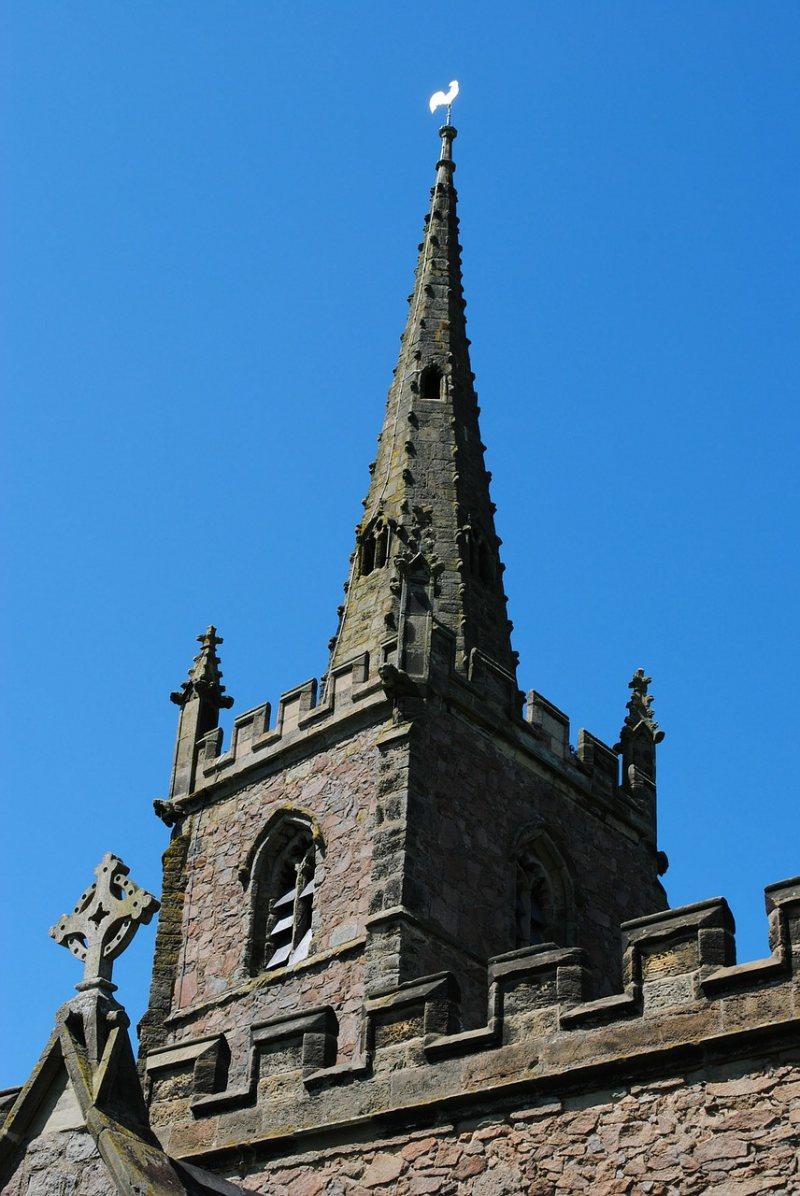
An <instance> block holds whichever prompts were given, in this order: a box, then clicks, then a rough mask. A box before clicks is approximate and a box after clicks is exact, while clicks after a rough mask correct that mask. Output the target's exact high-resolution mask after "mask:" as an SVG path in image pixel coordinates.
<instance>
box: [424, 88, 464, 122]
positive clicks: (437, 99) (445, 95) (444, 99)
mask: <svg viewBox="0 0 800 1196" xmlns="http://www.w3.org/2000/svg"><path fill="white" fill-rule="evenodd" d="M457 95H458V79H452V80H451V81H450V85H449V90H448V91H435V92H434V93H433V95H432V96H431V98H430V109H431V112H435V111H436V109H437V108H446V109H447V115H446V117H445V124H448V125H449V124H450V109H451V108H452V107H453V100H454V99H455V98H456V96H457Z"/></svg>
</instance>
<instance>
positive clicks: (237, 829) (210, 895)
mask: <svg viewBox="0 0 800 1196" xmlns="http://www.w3.org/2000/svg"><path fill="white" fill-rule="evenodd" d="M376 734H377V730H376V729H374V728H373V729H370V730H369V731H365V732H361V733H360V734H357V735H355V736H351V737H350V738H348V739H346V740H345V741H344V742H340V743H338V744H335V745H333V746H331V747H329V748H328V749H327V750H322V751H317V752H316V754H314V755H313V756H311V757H309V758H306V759H301V760H299V761H298V762H296V763H294V764H291V765H289V766H287V767H284V768H282V769H281V770H280V771H279V772H276V773H275V774H274V775H272V776H268V777H266V778H264V779H262V780H258V781H255V782H253V783H251V784H250V785H248V786H246V787H243V788H241V789H239V790H238V791H236V792H234V793H232V794H231V796H230V797H227V798H224V799H223V800H220V801H217V802H216V803H214V804H209V805H207V806H206V807H205V808H203V809H201V810H200V811H198V812H197V813H195V814H193V815H191V825H190V826H189V829H188V832H187V833H188V835H189V838H190V847H189V854H188V859H187V865H186V872H187V884H186V894H185V900H184V910H183V943H184V947H183V951H182V953H181V956H180V959H179V960H178V965H177V975H176V981H175V993H174V999H173V1006H172V1015H173V1021H172V1023H171V1033H170V1035H169V1036H168V1037H169V1039H171V1040H172V1041H174V1040H175V1039H176V1038H182V1037H184V1036H185V1035H186V1034H187V1033H191V1036H192V1037H196V1036H197V1035H199V1034H203V1033H208V1032H214V1031H216V1030H218V1029H220V1028H222V1027H224V1028H225V1030H226V1031H227V1032H228V1033H229V1035H231V1041H232V1045H234V1043H235V1039H236V1031H237V1028H238V1029H241V1030H242V1031H243V1032H245V1033H246V1032H247V1031H249V1027H250V1025H251V1024H252V1023H253V1022H254V1021H257V1020H258V1019H259V1017H263V1016H269V1017H273V1016H275V1015H276V1014H279V1013H280V1012H282V1011H284V1010H288V1009H295V1008H298V1007H301V1006H304V1005H315V1004H319V1003H326V1004H331V1005H333V1006H334V1008H335V1009H336V1011H337V1015H338V1016H339V1019H340V1044H341V1049H342V1052H343V1055H344V1057H347V1055H348V1054H349V1053H351V1052H352V1048H353V1045H354V1042H355V1034H356V1011H357V1010H358V1009H360V1006H361V1003H362V999H363V982H362V978H361V970H362V969H361V962H360V955H361V952H360V950H359V945H358V944H359V936H361V938H362V939H363V934H364V920H365V917H366V914H367V901H368V891H367V881H368V877H369V874H370V868H371V857H372V832H371V828H372V822H373V819H374V813H375V794H376V768H377V752H376V749H375V738H376ZM282 808H292V809H300V810H302V811H305V812H306V813H307V814H309V815H310V816H311V817H312V818H313V820H314V821H315V822H316V824H317V825H318V827H319V829H320V831H321V834H322V839H323V840H324V856H323V858H322V860H321V862H320V864H319V866H318V871H317V878H316V879H317V893H316V895H315V901H314V921H313V939H312V951H311V957H310V958H309V960H308V961H306V963H305V964H303V965H300V966H299V967H295V968H293V969H291V970H289V971H287V970H286V969H276V970H275V971H274V972H265V973H262V975H261V976H260V977H257V978H256V977H251V976H250V975H249V971H248V967H247V960H246V958H245V956H246V950H245V945H246V942H247V937H248V928H249V920H250V907H251V901H250V892H249V889H248V888H247V886H246V884H244V883H243V880H242V878H241V876H240V869H241V868H242V867H243V866H244V864H245V862H246V860H247V857H248V853H249V852H250V850H251V848H252V847H253V844H254V843H255V841H256V839H257V837H258V835H259V833H260V832H261V831H262V830H263V828H264V827H265V826H266V824H267V823H268V821H269V819H270V817H271V816H273V815H274V814H275V813H276V812H277V811H279V810H280V809H282ZM362 945H363V943H362ZM316 957H321V958H320V962H319V963H315V959H316ZM230 997H233V998H234V999H233V1001H231V1000H230V999H229V998H230ZM176 1014H178V1015H179V1017H178V1020H177V1021H176V1020H175V1015H176ZM180 1015H185V1016H180Z"/></svg>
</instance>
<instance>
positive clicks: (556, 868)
mask: <svg viewBox="0 0 800 1196" xmlns="http://www.w3.org/2000/svg"><path fill="white" fill-rule="evenodd" d="M515 868H516V873H515V878H514V880H515V894H514V938H515V942H516V946H517V947H535V946H538V944H540V943H550V942H553V943H558V944H559V946H562V947H565V946H567V945H568V944H569V943H570V942H571V941H572V939H573V936H574V925H573V916H572V910H573V904H574V902H573V897H572V882H571V879H570V869H569V867H568V865H567V863H566V861H565V859H564V857H563V856H562V854H561V852H560V851H559V850H558V848H557V847H556V845H555V844H554V843H553V842H552V841H551V840H550V838H549V836H547V835H546V834H544V833H543V832H541V831H540V832H537V833H536V834H535V835H533V836H532V837H531V838H528V839H526V840H525V841H524V842H523V844H522V847H521V849H520V850H518V851H517V854H516V866H515Z"/></svg>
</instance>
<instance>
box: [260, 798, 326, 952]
mask: <svg viewBox="0 0 800 1196" xmlns="http://www.w3.org/2000/svg"><path fill="white" fill-rule="evenodd" d="M315 871H316V846H315V843H314V839H313V835H312V832H311V827H310V826H308V825H307V824H306V823H305V822H302V821H299V820H297V819H295V818H292V817H288V818H286V819H285V820H284V821H283V823H282V824H280V825H278V826H277V827H276V828H275V829H274V831H273V832H272V833H270V834H269V836H268V837H267V839H266V840H265V842H264V844H263V847H262V849H261V850H260V852H259V856H258V859H257V862H256V866H255V869H254V875H253V921H252V932H251V937H250V971H251V972H252V973H253V974H254V975H255V974H257V973H258V972H261V971H264V970H266V969H269V968H280V967H291V965H292V964H295V963H299V962H300V961H301V960H303V959H305V958H306V956H307V955H308V953H309V950H310V947H311V933H312V915H313V909H314V891H315Z"/></svg>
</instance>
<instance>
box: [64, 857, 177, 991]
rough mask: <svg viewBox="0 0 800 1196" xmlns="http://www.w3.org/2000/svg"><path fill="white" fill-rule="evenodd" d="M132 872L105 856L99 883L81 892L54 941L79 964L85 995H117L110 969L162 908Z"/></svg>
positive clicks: (97, 872)
mask: <svg viewBox="0 0 800 1196" xmlns="http://www.w3.org/2000/svg"><path fill="white" fill-rule="evenodd" d="M129 872H130V868H128V866H127V865H126V864H123V862H122V860H121V859H119V857H118V856H115V855H112V854H111V852H106V854H105V855H104V856H103V858H102V860H101V861H100V863H99V864H98V865H97V867H96V868H95V870H94V874H95V876H96V877H97V880H96V881H95V882H94V884H91V885H89V888H88V889H87V890H86V892H85V893H82V894H81V897H80V899H79V901H78V904H77V905H76V906H75V909H74V910H73V911H72V913H71V914H62V915H61V917H60V919H59V920H58V922H57V923H56V924H55V926H51V928H50V937H51V938H54V939H55V940H56V942H57V943H60V944H61V946H62V947H66V948H67V950H68V951H71V952H72V954H73V955H74V956H75V957H76V958H77V959H80V960H83V964H84V968H83V980H82V982H81V983H80V984H79V985H78V986H77V987H78V989H79V990H80V991H84V990H85V989H90V988H102V989H105V990H106V992H113V991H114V989H115V988H116V987H117V986H116V985H115V984H112V983H111V968H112V964H113V962H114V960H115V959H116V958H117V956H118V955H121V954H122V952H123V951H124V950H125V948H126V947H127V946H128V943H129V942H130V941H131V939H132V938H133V936H134V935H135V934H136V931H137V930H138V929H139V927H140V926H142V925H146V924H147V923H148V922H149V921H150V920H151V918H152V917H153V914H155V913H156V911H157V910H158V909H159V908H160V903H159V902H158V901H156V899H155V897H154V896H153V894H152V893H148V892H147V890H146V889H142V888H140V887H139V885H137V884H134V882H133V881H132V880H130V879H129V877H128V873H129Z"/></svg>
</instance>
